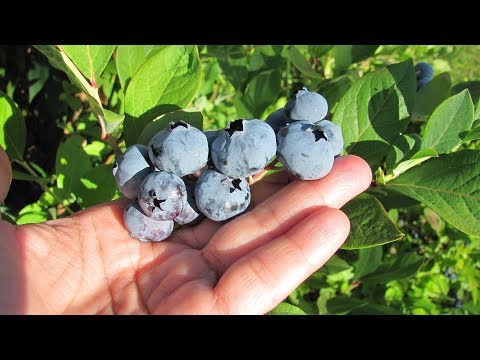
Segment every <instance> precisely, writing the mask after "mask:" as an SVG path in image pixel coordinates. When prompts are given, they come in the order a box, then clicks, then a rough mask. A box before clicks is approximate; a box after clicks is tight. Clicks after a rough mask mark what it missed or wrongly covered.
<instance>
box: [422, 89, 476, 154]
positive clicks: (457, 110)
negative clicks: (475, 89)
mask: <svg viewBox="0 0 480 360" xmlns="http://www.w3.org/2000/svg"><path fill="white" fill-rule="evenodd" d="M472 124H473V102H472V98H471V97H470V93H469V92H468V90H464V91H462V92H461V93H460V94H457V95H454V96H452V97H450V98H448V99H447V100H445V101H444V102H443V103H442V104H440V106H439V107H438V108H436V109H435V111H434V112H433V114H432V116H431V117H430V119H429V120H428V122H427V125H426V126H425V130H424V133H423V137H422V140H423V142H422V147H423V148H424V149H426V148H429V149H434V150H436V151H437V152H438V153H439V154H443V153H446V152H448V151H450V150H452V149H453V148H454V147H455V146H457V145H460V144H461V143H462V139H463V138H464V137H465V136H466V134H467V132H468V131H469V130H470V129H471V127H472Z"/></svg>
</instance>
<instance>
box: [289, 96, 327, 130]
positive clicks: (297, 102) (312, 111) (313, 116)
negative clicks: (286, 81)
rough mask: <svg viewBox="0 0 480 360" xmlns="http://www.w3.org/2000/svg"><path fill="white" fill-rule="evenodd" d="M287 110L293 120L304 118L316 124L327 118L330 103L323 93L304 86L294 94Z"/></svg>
mask: <svg viewBox="0 0 480 360" xmlns="http://www.w3.org/2000/svg"><path fill="white" fill-rule="evenodd" d="M285 111H286V113H287V115H288V117H289V118H290V120H291V121H300V120H304V121H308V122H309V123H310V124H314V123H316V122H318V121H320V120H323V119H324V118H325V116H326V115H327V113H328V103H327V100H325V98H324V97H323V96H322V95H320V94H318V93H316V92H312V91H308V90H307V88H305V87H304V88H302V89H300V90H299V91H297V92H295V93H293V94H292V96H291V97H290V99H289V100H288V101H287V104H286V105H285Z"/></svg>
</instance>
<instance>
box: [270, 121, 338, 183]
mask: <svg viewBox="0 0 480 360" xmlns="http://www.w3.org/2000/svg"><path fill="white" fill-rule="evenodd" d="M277 142H278V148H277V158H278V160H279V161H280V162H281V163H282V165H283V166H284V168H285V169H286V170H288V171H289V172H290V173H292V174H293V175H295V176H297V177H298V178H300V179H302V180H316V179H320V178H322V177H324V176H326V175H327V174H328V173H329V172H330V170H331V169H332V167H333V161H334V153H333V149H332V145H331V144H330V142H329V141H328V140H327V137H326V135H325V133H324V132H323V131H322V129H320V128H319V127H317V126H315V125H312V124H310V123H309V122H308V121H294V122H292V123H290V124H289V125H287V126H285V127H284V128H283V129H281V130H280V131H279V132H278V134H277Z"/></svg>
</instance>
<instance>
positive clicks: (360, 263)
mask: <svg viewBox="0 0 480 360" xmlns="http://www.w3.org/2000/svg"><path fill="white" fill-rule="evenodd" d="M358 253H359V258H358V260H357V261H356V262H355V264H354V266H355V276H354V278H353V280H358V279H361V278H362V277H363V276H365V275H368V274H370V273H372V272H374V271H375V270H377V268H378V267H379V266H380V264H381V263H382V256H383V250H382V247H381V246H376V247H372V248H368V249H360V250H359V251H358Z"/></svg>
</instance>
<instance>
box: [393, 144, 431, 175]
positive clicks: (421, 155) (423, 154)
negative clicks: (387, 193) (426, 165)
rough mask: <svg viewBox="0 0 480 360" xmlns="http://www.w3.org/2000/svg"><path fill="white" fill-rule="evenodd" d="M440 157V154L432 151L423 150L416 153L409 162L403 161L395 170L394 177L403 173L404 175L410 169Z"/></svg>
mask: <svg viewBox="0 0 480 360" xmlns="http://www.w3.org/2000/svg"><path fill="white" fill-rule="evenodd" d="M432 157H438V153H437V152H436V151H435V150H432V149H422V150H420V151H418V152H417V153H415V155H413V156H412V157H411V158H410V159H409V160H406V161H403V162H401V163H400V164H398V166H397V167H396V168H395V169H393V176H398V175H400V174H401V173H404V172H405V171H407V170H408V169H410V168H412V167H414V166H417V165H419V164H421V163H422V162H424V161H426V160H428V159H430V158H432Z"/></svg>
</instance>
